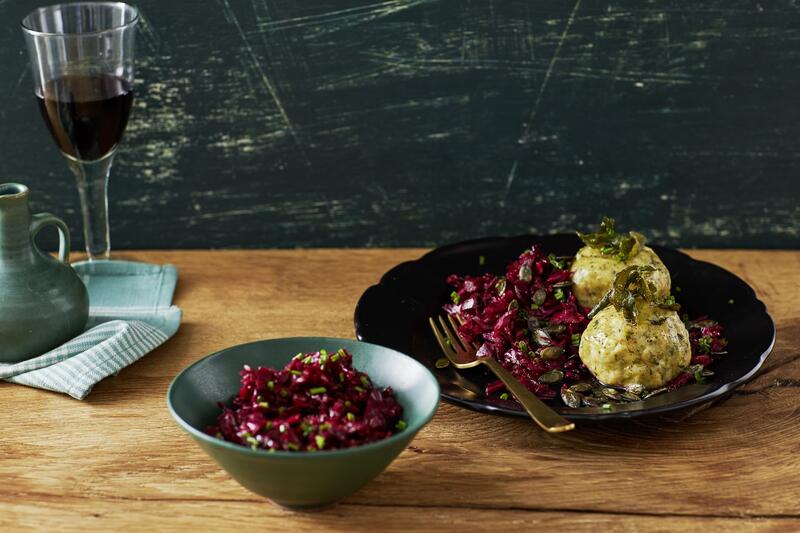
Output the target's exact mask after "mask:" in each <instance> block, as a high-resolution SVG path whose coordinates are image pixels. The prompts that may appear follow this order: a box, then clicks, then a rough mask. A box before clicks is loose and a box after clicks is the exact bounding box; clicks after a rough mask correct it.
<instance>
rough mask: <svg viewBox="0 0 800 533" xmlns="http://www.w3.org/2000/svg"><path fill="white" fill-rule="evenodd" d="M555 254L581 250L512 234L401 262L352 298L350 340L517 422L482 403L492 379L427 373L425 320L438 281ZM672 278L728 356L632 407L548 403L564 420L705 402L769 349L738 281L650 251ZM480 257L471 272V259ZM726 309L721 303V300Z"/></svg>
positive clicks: (478, 372)
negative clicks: (401, 359)
mask: <svg viewBox="0 0 800 533" xmlns="http://www.w3.org/2000/svg"><path fill="white" fill-rule="evenodd" d="M536 243H539V244H541V245H542V246H543V247H544V249H545V251H548V252H553V253H555V254H557V255H573V254H574V253H575V252H576V251H577V250H578V248H579V247H580V246H581V243H580V240H579V239H578V238H577V237H576V236H575V235H566V234H557V235H548V236H544V237H543V236H537V235H521V236H518V237H504V238H487V239H478V240H472V241H465V242H461V243H457V244H451V245H449V246H443V247H441V248H437V249H436V250H433V251H432V252H430V253H428V254H426V255H424V256H422V257H421V258H420V259H417V260H416V261H409V262H407V263H401V264H399V265H397V266H396V267H394V268H393V269H391V270H390V271H389V272H387V273H386V274H384V276H383V277H382V278H381V281H380V282H379V283H378V284H377V285H373V286H372V287H370V288H369V289H367V291H366V292H365V293H364V294H363V295H362V296H361V299H360V300H359V302H358V305H357V306H356V311H355V327H356V335H357V336H358V339H359V340H362V341H367V342H372V343H375V344H382V345H384V346H388V347H390V348H394V349H395V350H398V351H401V352H403V353H407V354H410V355H411V356H412V357H415V358H416V359H417V360H419V361H420V362H422V363H423V364H424V365H426V366H427V367H428V368H429V369H430V370H431V371H432V372H433V373H434V374H435V375H436V377H437V379H438V380H439V384H440V385H441V388H442V397H443V398H444V399H445V400H447V401H448V402H451V403H454V404H457V405H462V406H465V407H468V408H470V409H475V410H476V411H483V412H487V413H499V414H505V415H512V416H523V417H524V416H527V414H526V413H525V411H523V410H522V407H521V406H519V405H518V404H517V403H516V402H513V401H508V400H500V399H499V398H494V397H487V396H486V395H485V394H484V390H485V388H486V384H487V383H488V382H490V381H492V380H494V379H495V378H494V377H493V376H492V375H491V374H489V372H488V371H487V370H484V369H483V368H482V367H478V368H475V369H470V370H456V369H454V368H452V366H451V367H448V368H445V369H441V370H440V369H437V368H436V367H435V364H434V363H435V362H436V360H437V359H440V358H441V357H442V353H441V351H440V349H439V347H438V346H437V344H436V340H435V339H434V337H433V334H432V333H431V331H430V327H429V326H428V322H427V320H428V317H429V316H434V315H437V314H440V313H442V309H441V308H442V305H444V304H445V303H446V302H447V301H448V299H449V294H450V292H451V290H452V289H451V288H450V287H448V286H447V284H446V283H445V278H446V277H447V276H448V275H449V274H452V273H458V274H472V275H475V274H482V273H484V272H493V273H501V272H505V267H506V265H507V264H508V263H509V262H510V261H511V260H513V259H515V258H517V257H518V256H519V254H520V253H522V251H524V250H525V249H526V248H528V247H530V246H531V245H533V244H536ZM653 249H654V250H655V252H656V253H657V254H658V256H659V257H660V258H661V260H662V261H664V264H665V265H666V266H667V268H668V269H669V271H670V274H671V275H672V286H673V287H680V288H681V292H680V293H677V297H678V301H679V302H680V303H681V305H682V312H686V313H689V315H690V316H699V315H702V314H706V315H709V316H710V317H712V318H713V319H715V320H718V321H719V322H721V323H722V324H723V325H724V326H725V332H726V336H727V338H728V355H726V356H723V357H721V358H719V359H718V360H717V361H716V362H715V363H714V366H713V367H712V369H713V370H714V372H715V375H714V376H713V377H712V378H710V379H709V381H708V382H707V383H705V384H692V385H686V386H684V387H681V388H680V389H678V390H676V391H673V392H669V393H664V394H660V395H657V396H653V397H652V398H649V399H647V400H644V401H641V402H633V403H628V404H623V405H613V406H612V407H611V408H610V409H603V408H602V407H582V408H577V409H576V408H570V407H566V406H564V405H554V408H555V409H556V411H558V412H559V413H561V414H562V415H564V416H565V417H567V418H569V419H572V420H600V419H602V420H610V419H620V418H633V417H637V416H643V415H651V414H656V413H664V412H667V411H673V410H676V409H682V408H684V407H688V406H690V405H695V404H698V403H702V402H707V401H709V400H712V399H714V398H717V397H719V396H722V395H723V394H725V393H727V392H729V391H730V390H732V389H733V388H735V387H738V386H739V385H741V384H742V383H744V382H746V381H747V380H748V379H750V378H751V377H753V375H754V374H755V373H756V371H757V370H758V369H759V368H760V367H761V365H762V364H763V363H764V360H765V359H766V358H767V356H768V355H769V353H770V352H771V351H772V347H773V345H774V343H775V326H774V324H773V322H772V319H771V318H770V316H769V315H768V314H767V310H766V307H765V306H764V304H763V303H762V302H761V301H760V300H759V299H758V298H757V297H756V294H755V292H754V291H753V289H751V288H750V286H749V285H747V283H745V282H744V281H743V280H741V279H740V278H738V277H737V276H735V275H733V274H731V273H730V272H728V271H727V270H725V269H723V268H720V267H718V266H716V265H712V264H711V263H706V262H704V261H697V260H695V259H692V258H691V257H689V256H688V255H686V254H684V253H682V252H679V251H677V250H674V249H671V248H663V247H660V246H653ZM481 256H482V257H483V258H485V261H484V264H483V265H480V259H479V258H480V257H481ZM731 301H732V302H733V303H730V302H731Z"/></svg>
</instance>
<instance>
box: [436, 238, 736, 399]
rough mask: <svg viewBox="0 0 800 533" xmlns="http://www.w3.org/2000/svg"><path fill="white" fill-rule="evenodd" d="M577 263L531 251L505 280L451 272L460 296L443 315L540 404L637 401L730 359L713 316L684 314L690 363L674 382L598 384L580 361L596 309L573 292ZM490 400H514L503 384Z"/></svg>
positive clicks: (493, 386)
mask: <svg viewBox="0 0 800 533" xmlns="http://www.w3.org/2000/svg"><path fill="white" fill-rule="evenodd" d="M572 259H573V258H572V257H557V256H555V255H553V254H546V253H545V252H544V251H543V250H542V249H541V248H540V247H539V246H533V247H532V248H531V249H529V250H526V251H525V252H523V253H522V255H520V256H519V257H518V258H517V259H516V260H514V261H512V262H511V263H509V265H508V266H507V268H506V272H505V275H501V276H498V275H494V274H483V275H481V276H461V275H456V274H453V275H451V276H449V277H448V278H447V283H448V284H449V285H450V286H452V287H453V289H454V290H453V292H452V293H451V295H450V296H451V302H450V303H448V304H447V305H445V306H444V310H445V311H446V312H447V313H448V314H450V315H459V316H460V318H461V320H462V321H463V323H462V325H461V326H460V328H459V334H460V335H461V336H462V337H463V338H464V339H465V340H466V341H468V342H474V343H476V344H478V345H479V346H480V349H479V350H478V356H479V357H493V358H494V359H496V360H497V361H498V362H500V363H501V364H502V365H503V366H504V367H505V368H506V369H507V370H509V371H510V372H511V373H512V374H513V375H514V377H515V378H517V379H518V380H519V381H520V382H521V383H522V384H524V385H525V386H526V387H527V388H528V389H529V390H530V391H532V392H533V393H534V394H536V395H537V396H538V397H539V398H541V399H543V400H554V399H556V398H557V397H559V396H560V398H561V401H563V402H564V403H565V404H566V405H568V406H570V407H581V406H591V407H597V406H605V405H607V404H609V403H621V402H630V401H639V400H642V399H644V398H647V397H649V396H652V395H654V394H658V393H661V392H664V391H667V390H674V389H676V388H678V387H681V386H683V385H686V384H687V383H693V382H703V381H704V380H705V378H707V377H709V376H711V375H713V372H712V371H711V370H708V369H707V367H708V365H711V364H712V363H713V362H714V358H715V357H718V356H721V355H723V354H724V353H725V352H724V349H725V345H726V340H725V337H724V331H723V328H722V326H721V325H720V324H718V323H717V322H715V321H713V320H710V319H709V318H707V317H701V318H699V319H697V320H691V321H690V320H689V319H688V317H687V316H686V315H684V316H683V320H684V323H685V324H686V328H687V330H688V331H689V338H690V342H691V347H692V359H691V365H690V366H689V367H688V368H687V369H686V370H684V371H683V372H682V373H680V374H679V375H678V376H677V377H676V378H675V379H673V380H672V381H671V382H669V383H668V384H667V385H666V386H665V387H663V388H662V389H658V390H653V391H645V390H643V389H641V388H639V389H638V390H619V389H615V388H613V387H608V386H605V385H602V384H601V383H599V382H598V381H597V380H596V379H595V378H594V376H593V375H592V374H591V372H589V370H588V369H587V368H586V366H585V365H584V364H583V363H582V362H581V360H580V358H579V356H578V347H579V345H580V338H581V333H582V332H583V330H584V329H585V328H586V326H587V325H588V323H589V318H588V316H587V315H588V313H589V311H590V309H588V308H584V307H581V306H580V305H579V304H578V302H577V301H576V299H575V296H574V295H573V293H572V290H571V289H570V286H571V285H572V281H571V278H570V272H569V266H570V263H571V261H572ZM486 394H487V395H497V394H499V396H500V398H501V399H509V395H508V393H507V392H506V390H505V387H504V385H503V384H502V382H500V381H494V382H491V383H490V384H489V385H488V386H487V387H486Z"/></svg>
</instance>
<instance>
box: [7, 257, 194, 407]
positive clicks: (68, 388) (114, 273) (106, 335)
mask: <svg viewBox="0 0 800 533" xmlns="http://www.w3.org/2000/svg"><path fill="white" fill-rule="evenodd" d="M73 267H74V268H75V270H76V271H77V272H78V274H79V275H80V276H81V278H82V279H83V281H84V283H85V284H86V287H87V289H88V291H89V302H90V306H89V324H88V328H89V329H88V330H87V331H85V332H84V333H82V334H81V335H79V336H78V337H76V338H74V339H72V340H71V341H69V342H67V343H66V344H63V345H62V346H59V347H58V348H56V349H54V350H51V351H49V352H47V353H45V354H42V355H40V356H38V357H35V358H33V359H29V360H27V361H23V362H21V363H15V364H8V363H6V364H0V378H2V379H5V380H6V381H10V382H12V383H19V384H22V385H28V386H31V387H38V388H40V389H47V390H51V391H56V392H62V393H65V394H69V395H70V396H72V397H73V398H77V399H78V400H82V399H84V398H85V397H86V396H87V395H88V394H89V393H90V392H91V390H92V387H94V385H95V384H96V383H97V382H99V381H100V380H102V379H104V378H106V377H108V376H110V375H116V374H118V373H119V372H120V370H122V369H123V368H125V367H126V366H128V365H130V364H131V363H133V362H134V361H137V360H138V359H140V358H141V357H143V356H144V355H145V354H147V353H149V352H151V351H153V350H154V349H155V348H156V347H158V346H160V345H161V344H163V343H164V342H165V341H166V340H167V339H169V338H170V337H172V335H174V334H175V332H176V331H177V330H178V327H179V326H180V322H181V310H180V309H179V308H178V307H176V306H174V305H172V295H173V293H174V290H175V283H176V282H177V278H178V275H177V270H176V269H175V267H174V266H172V265H148V264H145V263H133V262H129V261H95V262H91V263H89V262H83V263H76V264H75V265H73Z"/></svg>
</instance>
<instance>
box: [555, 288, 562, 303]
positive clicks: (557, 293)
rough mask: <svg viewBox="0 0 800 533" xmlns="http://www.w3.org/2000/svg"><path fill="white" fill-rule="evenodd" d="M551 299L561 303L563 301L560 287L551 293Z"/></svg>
mask: <svg viewBox="0 0 800 533" xmlns="http://www.w3.org/2000/svg"><path fill="white" fill-rule="evenodd" d="M553 297H554V298H555V299H556V300H558V301H561V300H563V299H564V290H563V289H562V288H561V287H557V288H556V290H554V291H553Z"/></svg>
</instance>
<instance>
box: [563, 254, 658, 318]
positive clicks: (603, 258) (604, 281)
mask: <svg viewBox="0 0 800 533" xmlns="http://www.w3.org/2000/svg"><path fill="white" fill-rule="evenodd" d="M629 266H651V267H653V268H654V269H655V270H654V271H653V275H652V276H651V278H650V279H651V280H652V281H653V283H654V284H655V286H656V289H657V290H658V294H659V295H660V296H668V295H669V291H670V283H671V280H670V277H669V271H668V270H667V267H665V266H664V263H662V262H661V259H659V258H658V256H657V255H656V253H655V252H654V251H653V250H652V248H650V247H649V246H642V247H641V248H640V249H639V250H638V252H637V253H636V255H633V256H629V257H628V258H627V259H625V260H620V259H617V258H616V257H614V256H610V255H604V254H603V253H602V252H601V251H600V250H598V249H596V248H592V247H590V246H584V247H583V248H581V249H580V250H578V253H577V254H576V255H575V260H574V261H573V262H572V266H571V267H570V271H571V272H572V292H573V293H574V294H575V298H577V299H578V303H579V304H581V305H582V306H584V307H589V308H592V307H594V306H595V305H597V302H599V301H600V298H602V297H603V295H604V294H605V293H607V292H608V290H609V289H610V288H611V284H612V283H613V282H614V277H615V276H616V275H617V274H619V273H620V272H621V271H623V270H625V269H626V268H627V267H629Z"/></svg>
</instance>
